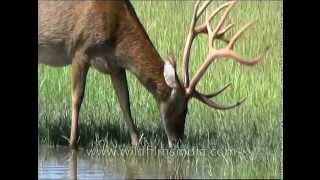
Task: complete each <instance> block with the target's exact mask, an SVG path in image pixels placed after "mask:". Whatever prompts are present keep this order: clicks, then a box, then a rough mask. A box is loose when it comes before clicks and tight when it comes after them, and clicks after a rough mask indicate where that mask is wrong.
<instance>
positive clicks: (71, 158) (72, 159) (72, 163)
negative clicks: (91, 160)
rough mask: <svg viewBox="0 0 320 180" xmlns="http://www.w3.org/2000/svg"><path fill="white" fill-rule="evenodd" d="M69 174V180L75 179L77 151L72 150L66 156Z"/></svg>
mask: <svg viewBox="0 0 320 180" xmlns="http://www.w3.org/2000/svg"><path fill="white" fill-rule="evenodd" d="M68 163H69V172H68V178H69V179H70V180H76V179H77V151H76V150H74V149H72V150H70V152H69V154H68Z"/></svg>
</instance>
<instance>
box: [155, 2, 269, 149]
mask: <svg viewBox="0 0 320 180" xmlns="http://www.w3.org/2000/svg"><path fill="white" fill-rule="evenodd" d="M200 2H201V1H198V2H196V4H195V7H194V11H193V16H192V20H191V27H190V30H189V33H188V36H187V40H186V44H185V47H184V51H183V58H182V78H183V81H180V80H179V78H178V76H177V71H176V65H175V61H174V59H173V57H172V56H169V57H168V58H167V59H166V60H165V65H164V71H163V75H164V79H165V81H166V84H167V85H168V86H169V87H170V89H171V94H170V97H169V98H167V100H166V101H165V102H160V104H159V108H160V113H161V118H162V120H163V124H164V127H165V131H166V134H167V137H168V141H169V146H170V147H172V145H173V144H176V143H178V142H180V141H181V140H182V139H183V136H184V126H185V118H186V114H187V111H188V110H187V107H188V106H187V105H188V102H189V100H190V99H191V98H195V99H197V100H199V101H200V102H202V103H204V104H206V105H208V106H209V107H211V108H213V109H218V110H228V109H232V108H235V107H237V106H239V105H240V104H242V103H243V102H244V100H245V98H244V99H242V100H240V101H238V102H236V103H235V104H233V105H219V104H217V103H216V102H214V101H213V100H212V99H211V98H213V97H215V96H217V95H219V94H220V93H221V92H223V91H224V90H225V89H226V88H227V87H229V86H230V84H228V85H226V86H225V87H223V88H221V89H220V90H218V91H217V92H214V93H212V94H203V93H200V92H199V91H197V90H196V86H197V84H198V82H199V80H200V79H201V78H202V77H203V75H204V74H205V72H206V70H207V69H208V67H209V65H210V64H211V63H212V62H214V61H215V60H218V58H231V59H233V60H235V61H237V62H239V63H240V64H244V65H255V64H257V63H258V62H259V61H260V60H261V58H262V55H264V54H265V53H266V52H267V49H268V48H266V51H265V52H264V53H262V55H260V56H259V57H257V58H254V59H245V58H243V57H241V56H240V55H239V54H238V53H236V52H235V51H233V47H234V44H235V42H236V41H237V39H238V38H239V37H240V35H241V34H242V33H243V32H244V31H245V30H246V29H247V28H248V27H250V26H251V25H253V23H254V22H250V23H248V24H247V25H245V26H243V27H242V28H241V29H240V30H239V31H238V32H237V33H235V35H234V36H233V37H232V38H230V39H228V38H226V37H225V36H224V34H225V32H226V31H228V30H229V29H230V28H231V27H232V26H233V25H232V24H229V25H227V26H224V22H225V19H226V17H227V15H228V14H229V12H230V10H231V8H232V7H233V6H234V4H235V2H233V1H228V2H226V3H224V4H222V5H220V6H219V7H218V8H217V9H216V10H214V11H213V12H212V13H211V14H210V15H209V16H207V17H206V20H205V22H204V23H203V24H200V25H197V20H198V19H199V17H200V16H201V14H202V13H203V12H204V10H205V9H206V8H207V7H208V5H209V4H210V2H211V1H206V2H204V3H203V4H202V5H201V6H200ZM222 10H225V11H224V14H223V15H222V17H221V20H220V21H219V22H218V23H217V26H216V27H215V28H214V29H212V28H211V27H210V21H211V19H212V18H213V17H215V16H216V15H217V14H218V13H219V12H220V11H222ZM199 34H206V35H208V53H207V56H206V58H205V60H204V62H203V64H202V65H201V66H200V68H199V69H198V70H197V72H196V73H195V75H194V76H193V78H192V79H191V81H189V71H188V69H189V68H188V64H189V57H190V49H191V46H192V42H193V40H194V39H195V37H196V36H197V35H199ZM214 40H222V41H224V42H225V43H226V44H227V46H226V47H225V48H221V49H214V48H213V47H212V46H213V41H214Z"/></svg>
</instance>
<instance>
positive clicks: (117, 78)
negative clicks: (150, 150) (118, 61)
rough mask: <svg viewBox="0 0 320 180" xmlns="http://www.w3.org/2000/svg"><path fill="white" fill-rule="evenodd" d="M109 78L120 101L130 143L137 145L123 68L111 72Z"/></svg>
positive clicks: (137, 140)
mask: <svg viewBox="0 0 320 180" xmlns="http://www.w3.org/2000/svg"><path fill="white" fill-rule="evenodd" d="M111 80H112V84H113V88H114V90H115V91H116V94H117V97H118V100H119V103H120V107H121V109H122V112H123V117H124V119H125V122H126V126H127V128H128V131H129V133H130V137H131V143H132V145H138V144H139V139H138V135H137V130H136V126H135V125H134V123H133V119H132V115H131V110H130V101H129V91H128V83H127V77H126V72H125V70H124V69H121V70H120V71H117V72H114V73H112V74H111Z"/></svg>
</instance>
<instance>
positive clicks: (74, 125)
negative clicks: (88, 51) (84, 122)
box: [69, 54, 89, 149]
mask: <svg viewBox="0 0 320 180" xmlns="http://www.w3.org/2000/svg"><path fill="white" fill-rule="evenodd" d="M88 69H89V65H88V64H87V63H86V56H85V55H83V54H77V55H76V56H75V59H74V60H73V61H72V67H71V71H72V72H71V98H72V100H71V102H72V115H71V116H72V117H71V131H70V141H69V143H70V144H69V146H70V147H71V148H72V149H75V148H76V147H77V136H78V119H79V111H80V107H81V103H82V100H83V96H84V91H85V84H86V76H87V72H88Z"/></svg>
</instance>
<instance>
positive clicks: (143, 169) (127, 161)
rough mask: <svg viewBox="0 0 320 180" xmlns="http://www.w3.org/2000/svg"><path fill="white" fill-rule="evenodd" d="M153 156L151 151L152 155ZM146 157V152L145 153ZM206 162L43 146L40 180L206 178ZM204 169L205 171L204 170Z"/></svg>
mask: <svg viewBox="0 0 320 180" xmlns="http://www.w3.org/2000/svg"><path fill="white" fill-rule="evenodd" d="M150 152H151V151H150ZM142 153H146V152H142ZM205 160H206V158H205V157H204V158H199V157H198V158H196V159H193V158H192V157H186V156H181V157H176V156H172V157H170V156H155V155H150V154H149V155H148V154H141V152H140V154H139V153H136V154H135V155H129V156H126V157H125V156H121V155H120V154H117V155H115V154H110V155H105V156H101V157H100V156H93V155H90V153H88V151H85V150H78V151H74V150H73V151H72V150H70V149H68V148H67V147H59V146H58V147H51V146H44V145H39V160H38V161H39V165H38V178H39V179H135V178H172V179H176V178H179V179H180V178H198V179H199V178H205V177H207V176H208V172H207V171H206V169H205V167H204V166H203V163H204V162H205ZM201 167H202V168H201Z"/></svg>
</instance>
